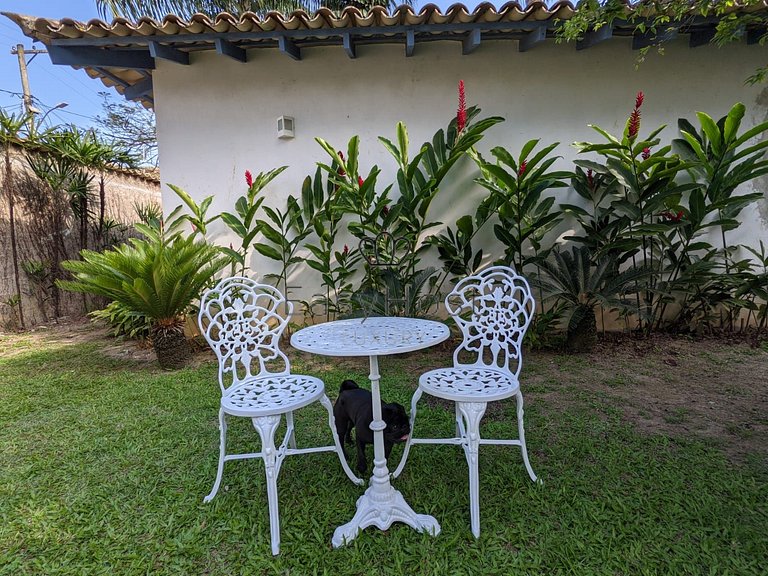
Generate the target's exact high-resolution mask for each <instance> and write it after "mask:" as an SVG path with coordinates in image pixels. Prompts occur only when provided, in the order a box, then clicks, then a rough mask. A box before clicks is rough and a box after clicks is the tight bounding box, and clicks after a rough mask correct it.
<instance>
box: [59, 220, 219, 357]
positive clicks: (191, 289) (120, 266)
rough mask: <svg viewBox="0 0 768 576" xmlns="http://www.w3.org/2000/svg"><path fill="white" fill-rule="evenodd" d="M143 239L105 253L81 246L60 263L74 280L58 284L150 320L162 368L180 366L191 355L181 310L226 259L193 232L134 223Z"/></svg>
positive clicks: (194, 297) (187, 305) (154, 343)
mask: <svg viewBox="0 0 768 576" xmlns="http://www.w3.org/2000/svg"><path fill="white" fill-rule="evenodd" d="M137 228H141V231H142V233H144V234H145V236H146V238H132V239H131V240H130V242H129V243H126V244H122V245H120V246H117V247H116V248H113V249H111V250H105V251H104V252H93V251H90V250H84V251H83V252H82V253H81V255H82V260H69V261H66V262H64V263H63V264H62V266H63V267H64V268H65V269H66V270H68V271H69V272H71V273H72V275H73V277H74V279H73V280H69V281H60V282H59V285H60V286H61V287H62V288H64V289H66V290H71V291H75V292H87V293H89V294H96V295H99V296H104V297H106V298H108V299H110V300H112V301H115V302H119V303H120V304H121V305H122V306H123V307H124V308H125V309H126V310H128V311H130V312H131V313H132V314H134V315H136V316H144V317H146V318H148V319H149V320H150V322H151V326H152V328H151V338H152V345H153V347H154V349H155V353H156V354H157V359H158V362H159V363H160V366H162V367H163V368H177V367H180V366H183V365H184V364H185V363H186V361H187V360H188V359H189V357H190V348H189V344H188V343H187V341H186V339H185V337H184V323H185V314H186V312H187V310H188V309H189V307H190V305H191V304H192V302H194V301H195V300H196V299H197V298H198V297H199V296H200V293H201V292H202V290H203V288H204V287H205V286H206V284H208V283H209V282H210V281H211V279H212V278H213V277H214V275H215V274H216V273H217V272H218V271H219V270H221V268H223V267H224V266H225V265H226V264H227V263H228V262H229V259H228V258H227V257H225V256H223V255H222V254H221V251H220V250H219V249H218V248H217V247H216V246H212V245H210V244H207V243H205V241H202V240H197V241H196V240H195V239H194V237H193V236H189V237H184V236H182V235H181V234H174V235H171V236H170V237H167V236H166V235H165V234H163V233H162V232H161V231H158V230H156V229H152V228H151V227H149V226H142V225H137Z"/></svg>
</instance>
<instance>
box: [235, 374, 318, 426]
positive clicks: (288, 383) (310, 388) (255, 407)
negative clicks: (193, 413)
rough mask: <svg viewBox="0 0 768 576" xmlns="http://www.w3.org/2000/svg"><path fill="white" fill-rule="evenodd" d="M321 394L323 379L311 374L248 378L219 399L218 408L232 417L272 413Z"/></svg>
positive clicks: (299, 405)
mask: <svg viewBox="0 0 768 576" xmlns="http://www.w3.org/2000/svg"><path fill="white" fill-rule="evenodd" d="M323 394H325V386H324V384H323V381H322V380H320V379H319V378H315V377H313V376H299V375H288V376H266V377H264V378H249V379H247V380H245V381H244V382H241V383H240V384H238V385H237V386H235V387H234V388H232V389H231V390H230V391H229V392H228V393H227V395H226V396H223V397H222V398H221V407H222V408H223V409H224V412H226V413H227V414H232V415H233V416H244V417H246V418H250V417H253V416H271V415H273V414H284V413H286V412H289V411H293V410H298V409H299V408H303V407H304V406H307V405H309V404H311V403H312V402H316V401H318V400H320V399H321V398H322V396H323Z"/></svg>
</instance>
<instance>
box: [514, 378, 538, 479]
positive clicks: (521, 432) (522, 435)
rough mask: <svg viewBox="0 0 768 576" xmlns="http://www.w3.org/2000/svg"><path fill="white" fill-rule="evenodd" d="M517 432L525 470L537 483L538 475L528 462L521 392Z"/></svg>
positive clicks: (518, 403) (519, 395)
mask: <svg viewBox="0 0 768 576" xmlns="http://www.w3.org/2000/svg"><path fill="white" fill-rule="evenodd" d="M516 399H517V431H518V434H519V435H520V450H522V452H523V463H524V464H525V469H526V470H527V471H528V476H530V477H531V480H533V481H534V482H536V474H534V473H533V468H531V463H530V462H529V461H528V448H527V447H526V445H525V426H523V394H522V393H521V392H518V393H517V397H516Z"/></svg>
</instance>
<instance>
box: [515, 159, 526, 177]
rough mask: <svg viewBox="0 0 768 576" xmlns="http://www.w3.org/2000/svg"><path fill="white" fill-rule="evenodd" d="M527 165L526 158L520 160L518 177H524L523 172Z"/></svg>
mask: <svg viewBox="0 0 768 576" xmlns="http://www.w3.org/2000/svg"><path fill="white" fill-rule="evenodd" d="M527 167H528V162H526V161H525V160H523V161H522V162H520V168H518V170H517V177H518V178H522V177H523V174H525V169H526V168H527Z"/></svg>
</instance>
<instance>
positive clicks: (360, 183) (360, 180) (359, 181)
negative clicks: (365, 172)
mask: <svg viewBox="0 0 768 576" xmlns="http://www.w3.org/2000/svg"><path fill="white" fill-rule="evenodd" d="M363 184H365V180H363V177H362V176H358V177H357V185H358V186H360V188H362V187H363Z"/></svg>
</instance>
